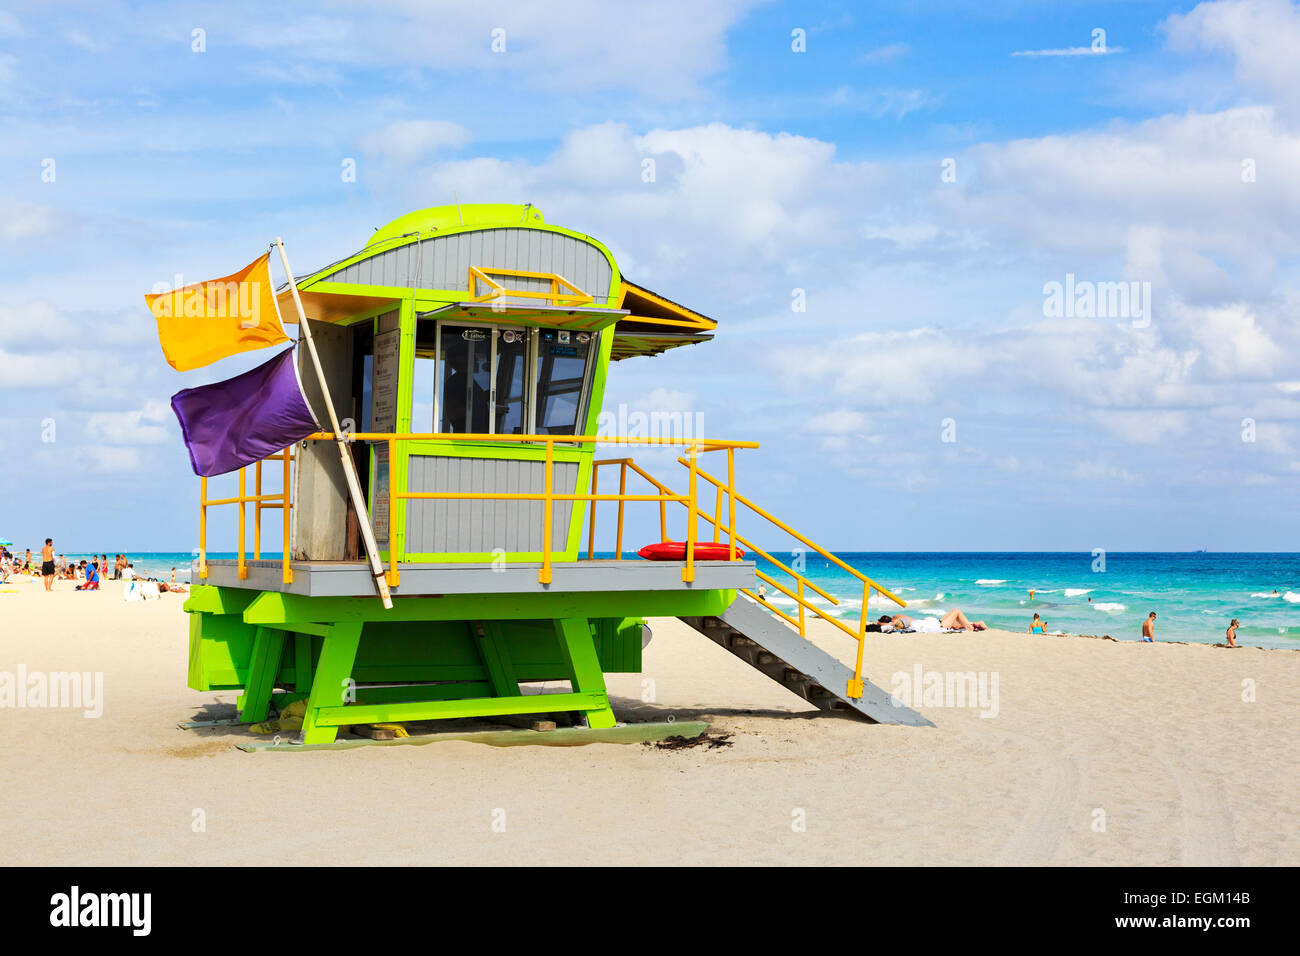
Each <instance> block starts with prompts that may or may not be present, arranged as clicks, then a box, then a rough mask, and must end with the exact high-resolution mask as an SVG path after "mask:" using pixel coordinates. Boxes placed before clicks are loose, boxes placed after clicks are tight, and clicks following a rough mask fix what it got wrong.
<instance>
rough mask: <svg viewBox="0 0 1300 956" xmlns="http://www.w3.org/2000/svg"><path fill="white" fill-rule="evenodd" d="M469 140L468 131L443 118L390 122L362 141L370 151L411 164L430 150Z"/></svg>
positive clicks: (456, 144)
mask: <svg viewBox="0 0 1300 956" xmlns="http://www.w3.org/2000/svg"><path fill="white" fill-rule="evenodd" d="M467 142H469V130H467V129H465V127H463V126H460V125H458V124H456V123H447V122H443V121H441V120H406V121H405V122H401V123H391V124H390V125H388V126H386V127H384V128H383V129H381V130H379V131H378V132H377V133H371V134H370V135H369V136H367V137H366V138H365V139H364V140H363V141H362V148H363V149H365V151H366V152H367V153H374V154H378V155H380V156H383V157H385V158H387V159H391V160H394V161H397V162H402V163H409V162H413V161H414V160H417V159H421V158H423V157H425V156H427V155H428V154H429V153H433V152H437V151H438V150H442V149H453V148H455V147H458V146H463V145H465V143H467Z"/></svg>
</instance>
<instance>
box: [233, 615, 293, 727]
mask: <svg viewBox="0 0 1300 956" xmlns="http://www.w3.org/2000/svg"><path fill="white" fill-rule="evenodd" d="M283 650H284V631H278V630H274V629H272V628H269V627H259V628H258V629H257V633H256V634H255V635H254V637H253V655H252V658H251V659H250V660H249V662H248V683H247V685H246V686H245V688H244V695H243V697H241V698H240V701H241V703H240V708H241V709H240V713H239V719H240V720H241V721H243V722H244V723H246V724H256V723H260V722H261V721H263V720H266V718H267V716H268V714H269V713H270V708H271V694H272V692H273V691H274V690H275V675H276V674H278V673H279V672H280V656H281V654H282V652H283Z"/></svg>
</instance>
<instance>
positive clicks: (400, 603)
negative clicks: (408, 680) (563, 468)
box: [222, 588, 736, 629]
mask: <svg viewBox="0 0 1300 956" xmlns="http://www.w3.org/2000/svg"><path fill="white" fill-rule="evenodd" d="M222 590H225V589H222ZM735 597H736V592H735V591H733V590H700V591H694V590H691V589H689V588H683V589H681V590H673V591H570V592H562V593H554V592H552V593H540V594H448V595H444V596H442V597H405V598H404V597H395V598H393V607H392V609H391V610H385V609H384V607H383V605H381V604H380V603H379V599H378V598H373V599H369V598H366V599H361V598H355V597H306V596H305V595H301V594H285V593H283V592H280V591H263V592H261V593H260V594H258V596H257V598H256V599H255V600H254V601H253V602H252V603H251V604H249V606H248V608H247V610H245V611H244V620H245V621H246V622H247V623H249V624H263V625H267V624H269V625H272V626H275V625H281V624H297V623H299V622H313V621H314V622H324V623H338V622H344V621H358V622H362V621H474V620H479V619H481V618H482V617H483V611H484V609H485V608H491V611H492V618H493V619H494V620H502V621H505V620H546V619H552V620H558V619H561V618H583V619H590V618H597V617H709V616H715V615H719V614H721V613H722V612H723V611H725V610H726V609H727V607H728V606H729V605H730V604H731V602H732V601H734V600H735ZM293 629H296V628H293Z"/></svg>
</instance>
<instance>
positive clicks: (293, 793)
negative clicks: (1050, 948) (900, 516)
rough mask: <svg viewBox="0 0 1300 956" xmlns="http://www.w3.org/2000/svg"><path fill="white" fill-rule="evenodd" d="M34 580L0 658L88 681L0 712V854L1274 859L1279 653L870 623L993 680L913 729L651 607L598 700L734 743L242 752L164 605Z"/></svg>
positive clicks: (890, 660)
mask: <svg viewBox="0 0 1300 956" xmlns="http://www.w3.org/2000/svg"><path fill="white" fill-rule="evenodd" d="M56 588H57V590H58V592H59V593H57V594H55V595H53V596H49V595H45V594H43V593H41V586H40V584H39V582H35V581H22V582H18V583H11V584H9V585H5V586H0V590H9V591H15V590H16V591H17V592H18V593H3V594H0V622H2V623H0V671H8V672H10V673H13V672H16V670H17V668H18V665H19V664H20V663H21V664H24V665H25V666H26V668H27V669H28V670H29V671H44V672H49V671H70V670H78V671H100V672H102V673H103V675H104V695H105V701H106V702H105V706H104V713H103V716H102V717H101V718H99V719H86V718H84V717H83V716H82V715H81V713H80V712H79V711H70V710H54V709H43V710H32V709H14V710H0V727H3V729H4V741H5V747H6V752H5V753H4V757H3V766H4V768H5V769H4V774H3V776H4V781H3V792H4V802H3V809H0V848H2V849H0V861H3V862H5V863H20V864H118V863H133V864H160V863H173V864H199V863H203V864H237V863H266V864H281V865H283V864H313V863H319V864H355V863H359V864H407V863H425V864H435V863H525V864H527V863H631V864H682V863H687V864H689V863H764V864H781V863H807V864H835V863H845V864H866V865H882V864H894V863H898V864H932V863H933V864H945V863H959V864H960V863H1007V864H1148V865H1167V864H1198V863H1199V864H1229V865H1267V864H1288V865H1295V864H1297V863H1300V812H1298V811H1297V809H1296V807H1295V799H1294V798H1295V793H1296V789H1297V787H1296V785H1297V782H1298V781H1300V773H1298V772H1297V770H1298V762H1300V761H1298V758H1297V755H1296V747H1295V740H1296V730H1295V728H1296V727H1297V723H1298V721H1300V654H1296V653H1294V652H1290V651H1264V650H1258V649H1251V648H1245V649H1241V650H1237V651H1229V650H1221V649H1217V648H1212V647H1200V646H1182V645H1162V644H1157V645H1154V646H1150V645H1140V644H1137V643H1111V642H1107V641H1100V640H1084V639H1079V638H1063V637H1061V638H1058V637H1046V638H1043V637H1030V636H1028V635H1023V634H1010V633H1005V632H989V633H985V634H980V635H974V636H949V635H917V636H886V637H880V636H873V637H872V638H871V639H870V642H869V644H868V652H867V668H868V672H869V675H870V676H872V677H874V678H875V679H876V680H877V682H878V683H881V684H882V685H884V686H885V687H887V688H888V687H890V686H891V679H890V675H892V674H893V673H894V672H896V671H906V672H908V673H911V672H912V670H913V667H914V665H915V664H916V663H918V662H919V663H920V664H921V665H922V666H923V668H924V669H926V670H939V671H945V670H952V671H985V672H990V673H996V674H997V675H998V680H999V713H998V715H997V717H995V718H992V719H981V718H980V717H979V716H978V711H977V710H974V709H957V708H943V707H922V708H921V709H922V710H923V711H924V712H925V713H926V714H927V716H929V717H930V718H931V719H932V720H934V721H935V723H936V724H938V727H937V728H935V729H914V728H904V727H888V726H879V725H871V724H866V723H863V722H861V721H859V720H856V719H854V718H849V717H837V716H826V715H822V714H820V713H818V712H816V711H813V710H809V709H808V708H807V707H806V705H805V704H803V702H802V701H800V700H799V699H798V698H796V697H794V696H793V695H791V694H790V693H789V692H788V691H786V690H784V689H783V688H781V687H779V686H778V685H776V684H774V683H771V682H770V681H768V680H767V679H766V678H764V677H762V676H761V675H759V674H758V673H757V672H755V671H752V670H750V669H749V668H747V667H746V666H745V665H743V664H742V663H740V662H739V661H738V660H736V659H735V658H733V657H731V656H730V655H729V654H727V653H726V652H725V651H723V650H722V649H721V648H719V647H717V646H715V645H714V644H712V643H711V642H709V641H708V640H706V639H705V638H703V637H701V636H700V635H698V634H696V633H695V632H694V631H691V630H690V629H689V628H687V627H686V626H685V625H683V624H681V623H680V622H677V621H656V622H653V624H654V627H655V639H654V642H653V643H652V644H651V645H650V647H649V649H648V650H647V652H646V669H647V672H646V674H645V675H610V677H609V684H610V689H611V692H612V694H613V695H614V698H615V709H616V711H618V712H619V714H620V715H621V716H623V717H628V718H634V719H663V718H665V717H666V716H667V715H669V714H671V715H674V716H675V717H676V718H677V719H679V720H681V719H689V718H695V717H701V716H702V717H706V718H707V719H709V720H710V721H711V723H712V732H714V733H719V732H721V733H730V734H733V735H734V736H733V737H732V740H733V745H732V746H730V747H724V748H717V749H704V748H696V749H691V750H684V751H676V752H669V751H663V750H656V749H651V748H648V747H645V746H642V745H625V746H619V745H608V744H604V745H592V746H587V747H572V748H560V747H514V748H497V747H489V746H483V745H480V744H472V743H457V742H449V743H440V744H434V745H430V746H422V747H389V748H368V749H361V750H347V751H323V752H313V753H287V754H282V753H260V754H246V753H243V752H241V751H238V750H236V749H235V748H234V746H233V744H234V741H235V740H236V739H238V737H237V735H236V733H235V732H233V731H231V730H229V729H220V730H216V731H203V732H186V731H181V730H178V729H176V723H177V722H178V721H180V720H186V719H189V718H191V717H193V716H194V715H195V714H196V712H197V711H198V710H199V709H200V708H202V707H203V706H204V705H206V704H208V703H211V702H214V701H222V702H226V703H229V702H231V701H233V699H234V696H235V695H234V694H199V693H196V692H194V691H191V690H189V689H188V688H187V687H186V686H185V675H186V653H187V624H186V620H187V619H186V615H185V614H184V613H182V611H181V609H180V608H181V602H182V600H183V599H182V598H180V597H174V596H169V595H164V596H163V599H162V600H161V601H160V602H156V603H149V604H128V603H126V602H124V601H123V600H122V599H121V596H120V588H121V585H120V584H119V583H111V584H109V585H108V587H107V589H106V590H105V591H104V592H101V593H98V594H93V593H92V594H75V593H72V592H71V584H68V583H60V584H57V585H56ZM819 626H820V628H821V634H820V636H819V637H818V641H819V643H820V644H821V645H822V646H824V647H827V648H834V649H835V650H836V651H837V652H840V653H842V654H843V655H845V656H847V655H848V653H849V652H850V651H851V649H852V645H853V642H852V641H851V640H849V639H847V638H845V637H844V636H842V635H840V634H839V632H837V631H834V630H832V629H831V628H830V627H829V626H827V625H824V624H821V625H819ZM645 678H652V679H653V681H654V686H653V691H654V693H653V696H654V699H655V700H656V701H657V703H652V704H651V703H642V702H641V697H642V693H643V680H644V679H645ZM1243 681H1252V682H1253V683H1254V687H1255V693H1256V695H1257V700H1256V701H1255V702H1244V701H1243V700H1242V695H1243ZM196 809H199V810H202V811H203V813H204V816H205V820H206V830H205V832H195V830H194V828H193V826H192V820H193V819H194V813H195V811H196ZM1098 811H1101V812H1102V813H1104V829H1103V830H1102V831H1101V832H1098V831H1097V830H1096V829H1094V827H1095V826H1096V821H1099V820H1100V819H1101V818H1100V817H1099V815H1098ZM502 819H504V822H505V828H504V832H497V831H496V830H494V828H493V823H494V820H495V821H498V822H499V821H501V820H502ZM800 821H802V822H803V823H804V827H803V828H802V829H799V828H798V827H797V824H798V823H799V822H800ZM498 828H499V826H498Z"/></svg>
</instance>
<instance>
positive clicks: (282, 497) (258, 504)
mask: <svg viewBox="0 0 1300 956" xmlns="http://www.w3.org/2000/svg"><path fill="white" fill-rule="evenodd" d="M294 457H295V456H294V453H293V446H292V445H290V446H289V447H288V448H286V449H284V451H281V452H279V453H278V454H275V455H268V456H267V457H265V458H263V459H262V460H261V461H259V462H257V463H256V464H255V465H254V476H253V493H252V494H251V495H249V494H245V491H246V490H247V478H246V475H247V472H248V469H247V468H241V469H239V479H238V480H239V489H238V493H237V494H236V495H235V497H233V498H209V497H208V479H206V478H200V479H199V578H200V579H203V578H206V577H207V576H208V509H209V508H213V507H216V506H217V505H238V506H239V552H238V553H239V564H238V567H239V580H241V581H244V580H246V579H247V578H248V563H247V561H245V559H244V551H245V550H246V548H245V543H246V538H245V534H246V528H245V526H246V524H247V519H248V514H247V511H248V509H247V507H246V506H247V505H248V503H249V502H252V503H253V504H254V505H255V508H254V512H253V560H254V561H260V560H261V559H262V512H263V511H266V510H272V509H276V508H278V509H280V511H281V513H282V515H283V522H284V529H283V530H284V539H283V540H284V559H283V561H282V562H281V571H280V578H281V580H282V581H283V582H284V583H285V584H292V583H293V568H292V567H290V566H289V517H290V512H291V510H292V508H293V501H292V494H293V481H292V478H291V472H292V469H293V462H294ZM268 461H280V462H283V463H284V470H283V482H284V484H283V487H282V488H281V491H280V493H279V494H278V495H276V494H263V493H262V465H263V463H265V462H268Z"/></svg>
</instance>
